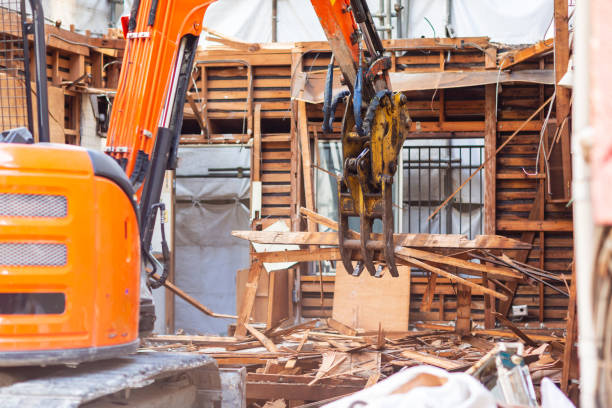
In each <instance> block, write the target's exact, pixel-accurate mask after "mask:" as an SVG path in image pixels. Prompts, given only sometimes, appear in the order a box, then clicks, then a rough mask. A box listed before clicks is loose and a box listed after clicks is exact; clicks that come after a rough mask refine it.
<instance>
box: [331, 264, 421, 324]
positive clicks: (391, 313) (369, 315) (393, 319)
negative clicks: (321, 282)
mask: <svg viewBox="0 0 612 408" xmlns="http://www.w3.org/2000/svg"><path fill="white" fill-rule="evenodd" d="M398 270H399V277H397V278H394V277H392V276H391V275H390V274H389V273H384V274H383V276H382V277H381V278H374V277H373V276H370V274H369V273H367V272H366V271H364V272H363V273H362V274H361V275H360V276H357V277H356V276H352V275H350V274H348V273H347V272H346V271H345V269H344V267H343V265H341V262H338V263H337V264H336V281H335V286H334V306H333V309H332V318H333V319H334V320H336V321H338V322H340V323H342V324H344V325H346V326H349V327H353V328H355V329H364V330H366V331H378V328H379V323H380V324H381V325H382V329H383V330H385V331H386V332H390V331H407V330H408V324H409V321H410V320H409V314H410V313H409V311H410V281H411V280H410V267H407V266H402V265H398Z"/></svg>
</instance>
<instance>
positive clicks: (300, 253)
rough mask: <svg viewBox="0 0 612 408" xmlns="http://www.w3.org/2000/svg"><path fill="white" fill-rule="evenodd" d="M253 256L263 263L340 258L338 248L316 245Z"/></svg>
mask: <svg viewBox="0 0 612 408" xmlns="http://www.w3.org/2000/svg"><path fill="white" fill-rule="evenodd" d="M254 256H255V257H256V258H257V259H259V260H260V261H261V262H264V263H277V262H312V261H337V260H340V259H341V257H340V250H339V249H338V248H316V247H315V248H313V249H299V250H295V251H275V252H259V253H257V254H255V255H254Z"/></svg>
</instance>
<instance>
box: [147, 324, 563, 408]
mask: <svg viewBox="0 0 612 408" xmlns="http://www.w3.org/2000/svg"><path fill="white" fill-rule="evenodd" d="M245 326H246V328H247V330H248V333H249V335H248V336H244V337H217V336H190V335H159V336H153V337H150V338H148V339H146V340H145V341H144V343H143V348H144V349H145V350H149V351H169V350H172V351H186V352H192V353H205V354H208V355H210V356H212V357H214V358H215V359H216V360H217V363H218V364H219V366H221V367H223V366H245V367H246V368H247V383H246V395H247V399H248V401H249V402H251V403H257V404H258V405H260V406H261V405H263V404H265V403H266V402H269V401H275V403H274V406H275V407H279V406H284V403H286V404H287V406H298V405H302V404H306V403H312V402H318V404H317V406H320V405H321V401H322V402H331V401H334V400H336V399H338V398H340V397H343V396H346V395H349V394H353V393H355V392H358V391H360V390H362V389H364V388H368V387H370V386H372V385H374V384H376V383H378V382H379V381H381V380H383V379H385V378H388V377H390V376H391V375H393V374H395V373H397V372H398V371H400V370H402V369H404V368H407V367H414V366H420V365H429V366H434V367H438V368H441V369H443V370H445V371H446V372H450V373H454V372H467V373H469V374H472V375H474V376H475V377H476V378H477V379H479V380H480V381H481V382H482V383H483V384H485V385H486V386H487V388H489V389H492V390H494V389H495V387H497V388H498V391H499V392H497V393H496V395H498V394H499V395H500V396H501V397H500V399H499V400H500V401H501V402H504V403H508V404H523V405H525V406H535V405H533V404H535V398H536V395H535V394H534V392H533V390H534V387H533V386H531V385H530V384H531V382H532V381H533V384H534V385H535V386H537V385H538V384H539V383H540V381H541V379H542V378H544V377H548V378H550V379H552V380H553V381H554V382H557V383H558V382H559V381H560V379H561V368H562V358H563V350H564V346H563V342H564V339H563V337H557V336H554V335H544V334H541V331H539V334H534V332H530V333H526V332H521V335H522V336H526V337H527V338H528V339H529V341H530V344H531V345H526V346H525V347H523V344H522V343H500V342H514V341H516V339H517V337H519V336H518V335H517V334H515V333H513V332H512V331H508V332H506V331H502V330H495V331H486V330H480V331H479V330H474V331H472V333H471V334H469V335H463V336H461V335H458V334H456V333H455V331H454V328H453V327H451V326H435V327H433V329H427V328H424V327H423V326H428V327H430V326H434V325H421V327H420V328H419V327H416V330H415V331H410V332H406V333H392V334H391V333H389V334H386V333H385V332H384V331H383V330H379V331H378V333H360V332H359V331H358V330H355V329H352V328H350V327H347V326H345V325H343V324H341V323H339V322H337V321H334V320H332V319H327V321H323V320H311V321H308V322H305V323H301V324H298V325H288V326H287V325H281V326H279V327H275V328H271V329H268V330H261V329H260V328H258V327H257V326H256V325H251V324H246V325H245ZM417 326H419V325H417ZM501 358H505V360H507V361H509V362H511V364H513V365H515V366H517V367H518V368H517V373H515V374H510V373H506V374H504V375H503V376H502V375H501V374H500V372H499V369H498V368H496V367H497V366H499V364H497V365H496V363H495V360H496V359H501ZM504 366H505V367H506V369H508V367H507V366H508V365H507V364H506V365H504V364H501V367H504ZM491 367H493V369H492V368H491ZM513 375H514V376H515V377H516V376H519V377H517V378H518V379H517V378H513ZM525 379H528V381H526V380H525ZM517 384H523V385H524V389H520V390H518V389H517ZM528 384H529V386H528ZM508 387H512V392H510V393H509V395H513V396H516V398H519V399H517V400H508V399H507V398H506V399H503V395H504V392H506V391H507V390H505V389H506V388H508ZM519 388H520V387H519ZM535 389H539V387H535ZM279 400H282V401H279ZM281 402H282V403H283V404H281Z"/></svg>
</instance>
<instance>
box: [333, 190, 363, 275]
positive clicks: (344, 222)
mask: <svg viewBox="0 0 612 408" xmlns="http://www.w3.org/2000/svg"><path fill="white" fill-rule="evenodd" d="M338 191H342V180H338ZM341 201H342V200H340V197H338V249H339V251H340V259H342V265H344V269H346V273H348V274H349V275H353V276H359V275H361V271H362V270H363V265H362V264H361V263H360V262H359V263H358V264H357V266H355V267H354V266H353V261H352V260H351V250H350V249H348V248H346V247H345V246H344V239H345V237H346V235H347V234H348V230H349V227H348V215H346V213H345V212H344V209H343V208H342V203H341Z"/></svg>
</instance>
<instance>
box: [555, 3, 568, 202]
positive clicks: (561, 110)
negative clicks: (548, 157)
mask: <svg viewBox="0 0 612 408" xmlns="http://www.w3.org/2000/svg"><path fill="white" fill-rule="evenodd" d="M554 20H555V82H556V83H558V82H559V81H560V80H561V78H563V75H565V73H566V72H567V66H568V63H569V31H568V24H567V23H568V14H567V0H555V11H554ZM556 90H557V97H556V98H557V103H556V109H557V126H561V125H562V123H563V121H564V120H565V119H566V118H567V117H568V116H569V114H570V97H571V92H570V90H569V89H567V88H564V87H560V86H556ZM569 128H570V127H569V124H566V125H565V126H563V130H562V131H561V162H562V165H563V197H564V198H566V199H569V197H570V196H571V181H572V158H571V146H570V133H569Z"/></svg>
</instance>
